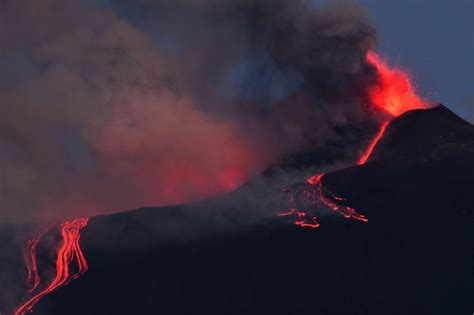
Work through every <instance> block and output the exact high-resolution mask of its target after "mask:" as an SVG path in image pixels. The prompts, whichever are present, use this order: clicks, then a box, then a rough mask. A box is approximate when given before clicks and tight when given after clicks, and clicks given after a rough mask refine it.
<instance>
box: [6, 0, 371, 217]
mask: <svg viewBox="0 0 474 315" xmlns="http://www.w3.org/2000/svg"><path fill="white" fill-rule="evenodd" d="M375 42H376V32H375V30H374V28H373V27H372V25H371V23H370V21H369V19H368V18H367V16H366V15H365V13H364V12H363V10H361V9H360V8H359V7H358V6H357V5H356V4H355V3H353V2H348V1H342V2H341V1H332V2H329V3H328V4H327V5H324V6H319V7H316V6H314V5H313V4H311V3H310V2H308V1H304V0H292V1H290V0H288V1H284V0H272V1H271V0H252V1H251V0H230V1H218V0H197V1H182V0H177V1H166V0H156V1H153V0H137V1H108V2H105V1H103V2H100V1H81V0H71V1H67V2H65V1H61V0H48V1H35V0H23V1H16V0H3V1H0V99H1V102H2V104H1V107H0V108H1V113H0V150H1V152H2V154H1V155H0V196H1V197H0V198H1V200H2V211H1V212H0V222H12V221H14V222H18V221H50V220H56V219H63V218H66V217H74V216H84V215H93V214H105V213H111V212H115V211H120V210H125V209H129V208H136V207H140V206H145V205H163V204H170V203H176V202H183V201H189V200H195V199H199V198H201V197H203V196H209V195H213V194H216V193H218V192H220V191H224V190H229V189H233V188H235V187H236V186H238V185H239V184H240V183H242V182H244V181H245V180H246V179H247V178H249V177H251V176H253V175H255V174H257V173H258V172H260V171H261V170H263V169H264V168H265V167H267V166H268V165H270V164H271V163H273V162H275V161H278V160H279V159H280V158H282V157H284V156H285V155H287V154H289V153H291V152H295V151H298V150H302V149H305V148H308V147H311V146H314V145H315V144H322V143H324V142H325V141H328V140H330V139H331V138H332V137H335V134H334V132H333V130H334V127H337V126H342V125H344V124H346V123H347V122H348V121H354V120H358V119H363V118H364V117H365V112H364V110H363V109H362V104H363V102H364V88H365V86H366V85H367V84H369V83H370V82H372V80H374V73H373V69H372V68H371V67H370V66H369V65H368V64H367V63H366V62H365V52H366V51H367V49H370V48H372V47H373V46H374V45H375Z"/></svg>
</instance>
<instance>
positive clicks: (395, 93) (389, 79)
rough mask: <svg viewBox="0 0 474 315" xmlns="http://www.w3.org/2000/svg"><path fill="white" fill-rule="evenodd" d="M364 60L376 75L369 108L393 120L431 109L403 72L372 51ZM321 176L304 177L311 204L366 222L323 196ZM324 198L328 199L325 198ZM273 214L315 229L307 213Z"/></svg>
mask: <svg viewBox="0 0 474 315" xmlns="http://www.w3.org/2000/svg"><path fill="white" fill-rule="evenodd" d="M366 58H367V62H368V63H370V64H372V65H373V66H374V67H375V69H376V70H377V72H378V82H377V84H376V85H374V86H372V87H370V88H369V90H368V93H369V97H370V101H371V103H372V104H373V105H375V106H377V107H378V108H380V109H383V110H385V111H386V112H388V113H390V114H391V115H392V116H395V117H398V116H400V115H401V114H403V113H405V112H406V111H409V110H413V109H426V108H429V107H431V106H432V105H431V104H430V103H429V102H427V101H425V100H423V99H421V98H420V97H419V96H417V95H416V94H415V92H414V88H413V85H412V83H411V81H410V77H409V75H408V74H407V73H406V72H403V71H402V70H400V69H396V68H390V67H389V66H388V65H387V64H386V63H385V62H383V61H382V60H381V59H380V58H379V57H378V56H377V54H375V53H374V52H372V51H368V52H367V56H366ZM389 124H390V120H387V121H385V122H383V123H382V125H381V126H380V130H379V132H378V133H377V134H376V135H375V137H374V139H373V140H372V141H371V142H370V144H369V146H368V147H367V149H366V150H365V151H364V154H363V155H362V156H361V157H360V159H359V161H358V162H357V165H363V164H365V163H366V162H367V160H368V159H369V158H370V156H371V154H372V152H373V150H374V148H375V147H376V146H377V144H378V142H379V141H380V139H381V138H382V137H383V135H384V133H385V130H386V129H387V127H388V125H389ZM323 176H324V173H321V174H317V175H314V176H311V177H310V178H308V184H309V185H311V186H313V187H315V190H314V191H313V192H312V193H310V194H309V195H310V196H311V198H312V199H313V203H314V205H315V206H316V207H318V205H320V204H322V205H324V206H325V207H327V208H329V209H331V210H333V211H335V212H337V213H339V214H340V215H342V216H344V217H345V218H353V219H356V220H359V221H363V222H367V218H366V217H365V216H364V215H362V214H359V213H357V211H356V210H355V209H354V208H352V207H349V206H344V205H341V204H340V203H341V202H343V201H345V198H343V197H340V196H336V195H334V194H333V193H331V192H329V191H327V190H326V194H325V193H324V191H323V185H322V183H321V179H322V178H323ZM302 194H303V195H308V192H307V191H306V190H303V191H302ZM327 195H329V196H330V197H327ZM295 199H296V198H295V197H294V196H292V197H290V202H294V200H295ZM277 215H278V216H296V217H297V220H296V221H295V224H296V225H299V226H301V227H312V228H314V227H318V226H319V223H318V222H317V221H316V217H315V216H312V217H311V222H308V221H307V218H309V216H308V215H307V213H306V212H301V211H297V210H296V209H292V210H291V211H289V212H283V213H280V214H277Z"/></svg>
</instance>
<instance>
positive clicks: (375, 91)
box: [366, 51, 431, 117]
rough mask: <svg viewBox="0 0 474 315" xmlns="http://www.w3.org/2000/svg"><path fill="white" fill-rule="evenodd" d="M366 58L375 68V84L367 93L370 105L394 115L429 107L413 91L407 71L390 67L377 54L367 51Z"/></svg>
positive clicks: (428, 104)
mask: <svg viewBox="0 0 474 315" xmlns="http://www.w3.org/2000/svg"><path fill="white" fill-rule="evenodd" d="M366 60H367V62H368V63H369V64H371V65H372V66H374V67H375V69H376V70H377V75H378V80H377V84H375V85H373V86H371V87H369V89H368V93H369V98H370V102H371V103H372V105H374V106H376V107H378V108H379V109H383V110H385V111H386V112H388V113H390V114H391V115H392V116H394V117H398V116H400V115H401V114H403V113H404V112H406V111H409V110H413V109H426V108H430V107H431V104H430V103H429V102H428V101H426V100H423V99H422V98H420V97H419V96H418V95H416V93H415V89H414V86H413V83H412V82H411V79H410V76H409V75H408V73H406V72H404V71H402V70H401V69H397V68H390V67H389V66H388V65H387V63H385V62H384V61H383V60H382V59H380V58H379V56H378V55H377V54H376V53H375V52H373V51H368V52H367V55H366Z"/></svg>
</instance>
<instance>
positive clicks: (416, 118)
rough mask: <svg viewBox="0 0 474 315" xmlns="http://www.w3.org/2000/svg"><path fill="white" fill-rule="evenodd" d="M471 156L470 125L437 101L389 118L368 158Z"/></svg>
mask: <svg viewBox="0 0 474 315" xmlns="http://www.w3.org/2000/svg"><path fill="white" fill-rule="evenodd" d="M473 157H474V127H473V126H472V125H471V124H470V123H468V122H466V121H464V120H463V119H461V118H459V117H458V116H456V115H455V114H454V113H453V112H451V111H450V110H449V109H447V108H446V107H444V106H442V105H440V106H438V107H435V108H433V109H431V110H413V111H409V112H407V113H405V114H404V115H402V116H400V117H398V118H397V119H395V120H393V121H392V122H391V123H390V125H389V126H388V127H387V130H386V131H385V135H384V137H383V138H382V139H381V141H380V142H379V143H378V145H377V147H376V148H375V149H374V151H373V153H372V155H371V157H370V159H369V161H397V160H405V161H411V160H416V161H433V160H442V159H446V158H451V159H456V160H457V159H461V160H463V159H472V158H473Z"/></svg>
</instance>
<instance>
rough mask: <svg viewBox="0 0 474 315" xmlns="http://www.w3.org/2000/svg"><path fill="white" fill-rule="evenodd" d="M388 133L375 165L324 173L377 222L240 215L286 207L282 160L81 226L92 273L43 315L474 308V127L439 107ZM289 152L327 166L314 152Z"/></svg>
mask: <svg viewBox="0 0 474 315" xmlns="http://www.w3.org/2000/svg"><path fill="white" fill-rule="evenodd" d="M377 140H378V141H377V142H376V144H375V145H374V147H373V148H372V149H373V150H372V154H370V156H369V157H368V158H367V161H365V163H359V164H361V165H357V166H353V167H347V168H344V169H341V170H338V171H335V172H329V173H327V174H325V175H324V176H321V178H319V180H320V181H321V182H322V184H323V185H324V187H326V188H327V189H328V190H329V191H331V192H333V193H335V194H337V195H340V196H344V202H345V203H347V204H348V205H347V206H350V207H354V208H355V209H357V211H359V212H360V213H361V214H362V215H363V217H364V218H365V217H367V218H368V222H365V221H364V220H346V219H345V218H343V217H342V216H338V215H336V214H334V213H326V214H322V215H321V216H320V217H319V218H318V228H317V229H310V228H301V226H297V225H294V224H292V222H290V221H289V220H288V218H287V217H285V216H271V217H268V218H267V219H265V220H261V217H260V216H257V215H256V216H255V217H249V216H242V215H241V214H242V213H261V211H262V209H270V210H271V211H274V209H277V208H280V210H284V209H287V208H285V207H287V205H286V203H287V198H288V196H287V194H286V193H285V191H282V190H281V189H280V187H279V186H278V185H274V186H275V187H269V185H268V182H269V181H268V178H271V177H272V176H274V172H273V171H267V172H264V173H263V174H262V175H261V176H260V177H258V178H256V179H253V180H252V181H251V182H249V183H247V184H246V185H244V186H243V187H241V188H240V189H238V190H236V191H234V192H232V193H228V194H226V195H224V196H220V197H216V198H213V199H209V200H204V201H201V202H197V203H193V204H189V205H179V206H173V207H161V208H142V209H137V210H134V211H127V212H123V213H119V214H115V215H107V216H98V217H93V218H90V220H89V224H88V225H87V226H86V227H83V230H82V233H81V244H82V251H83V255H84V256H85V257H87V264H88V267H89V270H88V272H87V273H85V274H84V275H82V277H81V278H79V279H77V280H76V281H74V282H73V283H70V284H69V285H68V286H67V287H63V288H61V290H57V291H54V292H52V293H50V294H49V295H47V296H45V297H44V298H43V299H42V300H41V301H39V302H38V303H37V304H36V306H35V308H34V314H48V315H54V314H150V313H153V314H328V315H329V314H417V315H418V314H468V313H470V312H472V309H473V308H472V307H473V303H472V296H474V269H473V268H472V266H473V265H474V251H473V250H472V241H473V239H474V238H473V237H474V234H473V231H474V229H473V224H474V197H473V196H472V187H474V126H472V125H471V124H469V123H467V122H465V121H464V120H462V119H461V118H459V117H457V116H456V115H455V114H453V113H452V112H451V111H449V110H448V109H447V108H446V107H444V106H442V105H440V106H437V107H435V108H432V109H427V110H413V111H408V112H406V113H405V114H403V115H401V116H399V117H398V118H396V119H394V120H392V121H391V122H390V123H389V124H387V126H385V130H384V132H383V134H382V135H381V136H380V137H379V139H377ZM289 160H291V161H292V163H297V162H298V161H304V168H306V167H311V166H312V167H316V166H317V165H319V164H321V160H318V159H317V158H315V154H314V153H311V152H310V153H308V154H307V156H305V154H304V153H303V154H299V155H298V157H295V158H293V159H291V158H290V159H289ZM282 163H284V167H285V168H287V167H288V159H287V160H286V162H282ZM294 166H296V167H298V166H299V168H302V167H301V165H294ZM277 168H278V165H277V166H275V167H273V168H272V170H275V169H277ZM351 209H352V208H351ZM270 210H269V211H270ZM203 213H206V214H211V215H206V214H203ZM290 223H291V224H290ZM319 223H321V226H319ZM47 233H51V232H47ZM35 246H36V245H35ZM37 246H38V248H37V250H38V257H40V258H41V257H43V259H47V258H45V257H46V256H47V254H46V253H47V248H46V247H45V246H44V244H43V245H42V243H39V244H37ZM81 254H82V253H81ZM39 264H40V262H39ZM151 310H152V311H151Z"/></svg>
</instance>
